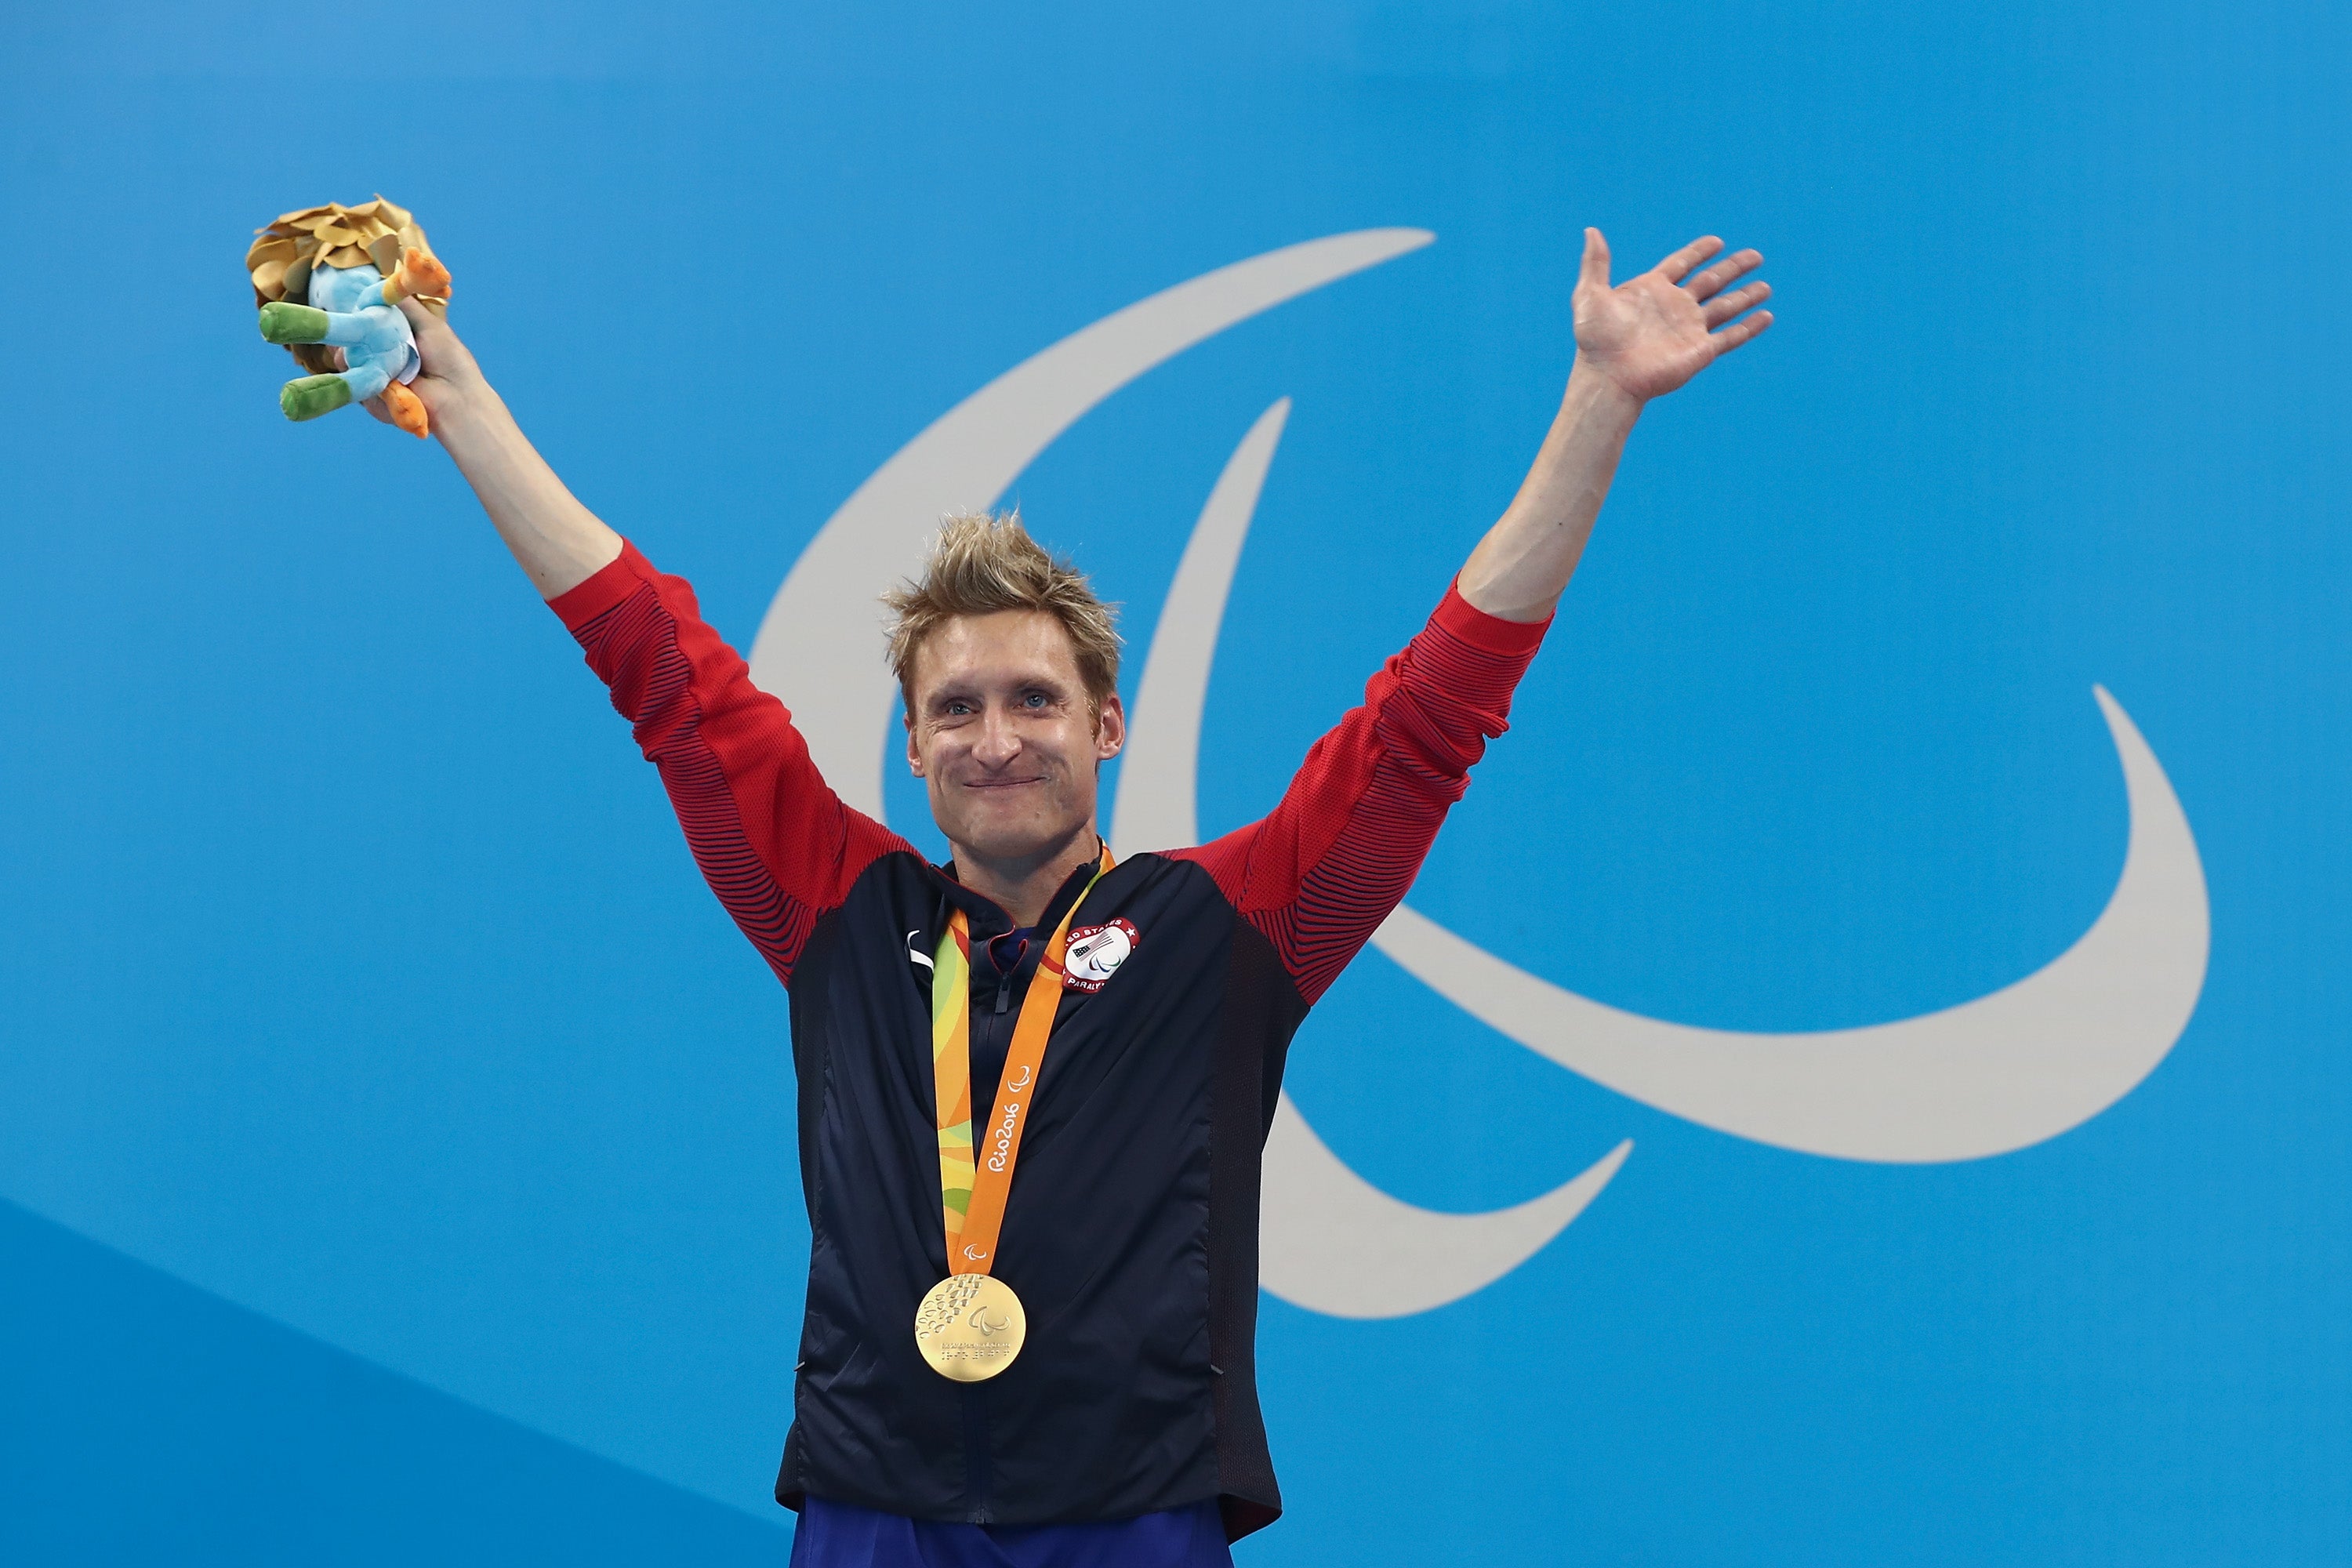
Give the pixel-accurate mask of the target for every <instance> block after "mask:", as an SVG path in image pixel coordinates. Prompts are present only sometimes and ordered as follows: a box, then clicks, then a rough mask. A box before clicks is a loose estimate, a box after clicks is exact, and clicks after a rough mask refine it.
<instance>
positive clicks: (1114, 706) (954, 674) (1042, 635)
mask: <svg viewBox="0 0 2352 1568" xmlns="http://www.w3.org/2000/svg"><path fill="white" fill-rule="evenodd" d="M912 674H913V678H914V679H913V680H912V682H911V684H912V686H913V688H914V691H913V696H912V700H911V701H910V703H909V706H908V715H907V762H908V765H909V766H910V767H912V768H913V769H914V772H915V776H916V777H918V778H919V779H921V780H923V781H924V783H925V784H927V785H929V790H930V796H931V816H932V818H933V819H934V820H935V821H937V822H938V823H939V825H940V832H942V833H944V834H946V835H947V837H948V842H949V843H950V844H952V845H953V846H954V847H955V850H956V855H957V858H958V859H959V860H963V859H965V858H972V857H976V858H979V859H981V860H983V861H987V862H990V863H992V864H996V865H1013V864H1016V863H1019V862H1023V861H1029V860H1037V859H1043V858H1053V857H1055V856H1059V855H1061V854H1064V853H1066V852H1067V851H1068V850H1069V849H1070V848H1071V847H1074V846H1075V847H1077V848H1079V849H1082V850H1090V849H1091V848H1092V847H1093V839H1092V837H1091V835H1092V833H1093V831H1094V825H1095V778H1096V770H1097V768H1098V767H1099V766H1100V765H1101V763H1104V762H1105V761H1107V760H1108V759H1109V758H1111V757H1114V756H1117V755H1118V749H1119V747H1120V745H1121V744H1122V743H1124V742H1125V741H1126V739H1127V716H1126V713H1125V711H1124V710H1122V709H1121V708H1120V706H1119V701H1118V695H1117V694H1116V693H1113V694H1111V695H1110V696H1108V697H1106V698H1105V699H1104V700H1103V703H1102V708H1101V711H1100V712H1099V714H1097V711H1096V710H1095V707H1094V705H1093V703H1092V702H1091V701H1089V700H1088V699H1087V688H1086V682H1085V680H1084V679H1081V678H1080V676H1079V674H1078V662H1077V656H1076V651H1075V649H1074V648H1073V647H1072V645H1071V642H1070V634H1069V633H1068V632H1067V631H1066V630H1064V629H1063V626H1062V623H1061V622H1059V621H1058V620H1056V619H1055V618H1054V617H1053V616H1051V615H1048V614H1047V613H1045V611H1043V610H1003V611H999V612H997V613H996V614H994V615H987V616H950V617H949V618H948V619H946V620H944V621H942V622H940V624H939V626H937V627H936V628H934V629H933V630H932V631H931V632H930V634H929V636H928V637H925V638H924V639H923V642H922V645H921V646H920V647H918V648H917V649H916V650H915V658H914V665H913V670H912Z"/></svg>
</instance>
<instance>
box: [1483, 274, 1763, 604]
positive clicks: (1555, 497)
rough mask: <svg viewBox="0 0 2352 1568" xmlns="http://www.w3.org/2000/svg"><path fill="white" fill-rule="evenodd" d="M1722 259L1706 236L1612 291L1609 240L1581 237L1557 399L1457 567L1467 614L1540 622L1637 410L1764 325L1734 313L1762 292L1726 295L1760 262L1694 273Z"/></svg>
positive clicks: (1751, 289)
mask: <svg viewBox="0 0 2352 1568" xmlns="http://www.w3.org/2000/svg"><path fill="white" fill-rule="evenodd" d="M1722 249H1723V241H1721V240H1719V239H1717V238H1716V237H1713V236H1712V235H1710V236H1708V237H1706V238H1704V239H1695V240H1693V241H1691V242H1690V243H1689V244H1688V245H1685V246H1684V247H1682V248H1681V249H1680V250H1677V251H1675V253H1674V254H1673V255H1672V256H1669V257H1667V258H1665V259H1664V261H1661V262H1659V263H1658V264H1657V265H1656V266H1655V267H1654V268H1650V270H1649V271H1647V272H1644V273H1643V274H1642V275H1641V276H1640V277H1638V278H1633V279H1627V280H1626V281H1625V282H1624V283H1622V284H1621V285H1619V286H1618V287H1616V288H1614V289H1612V288H1611V287H1610V286H1609V242H1608V241H1607V240H1605V239H1603V238H1601V231H1600V230H1599V229H1597V228H1588V229H1586V230H1585V231H1584V268H1583V271H1582V272H1581V274H1580V276H1579V277H1578V279H1577V282H1576V298H1575V307H1576V364H1575V366H1574V368H1573V369H1571V370H1570V372H1569V376H1568V392H1567V394H1566V395H1564V396H1563V397H1562V398H1561V399H1560V404H1559V415H1558V416H1557V417H1555V418H1554V419H1553V420H1552V422H1551V430H1550V432H1549V434H1548V435H1546V436H1545V437H1544V444H1543V447H1542V449H1541V450H1540V451H1538V453H1537V454H1536V460H1535V465H1534V466H1533V467H1532V468H1529V469H1528V477H1527V479H1525V480H1524V481H1522V482H1521V483H1520V485H1519V493H1518V494H1517V496H1515V497H1513V498H1512V500H1511V504H1510V506H1509V507H1507V509H1505V510H1504V512H1503V515H1502V518H1501V520H1500V521H1497V522H1496V524H1495V526H1494V527H1493V528H1491V529H1489V530H1487V531H1486V538H1485V539H1483V540H1481V541H1479V542H1478V548H1477V549H1476V550H1475V551H1473V552H1471V554H1470V560H1469V562H1468V563H1467V564H1465V566H1464V567H1463V568H1462V575H1461V577H1460V579H1459V580H1458V583H1457V586H1458V587H1459V588H1460V589H1461V593H1462V596H1463V597H1464V598H1465V599H1467V600H1468V601H1469V602H1470V603H1471V604H1472V605H1475V606H1476V607H1477V608H1479V609H1481V610H1484V611H1486V613H1487V614H1488V615H1490V616H1498V617H1500V618H1501V619H1503V620H1507V621H1540V620H1542V619H1544V618H1545V617H1546V616H1549V615H1550V614H1551V612H1552V606H1554V605H1557V604H1559V596H1560V595H1561V594H1562V593H1564V592H1566V591H1567V588H1568V580H1569V577H1570V575H1571V574H1574V572H1575V571H1576V563H1577V562H1578V560H1579V559H1580V558H1581V557H1582V555H1583V554H1584V543H1585V541H1586V540H1588V539H1590V538H1591V537H1592V522H1593V519H1595V518H1597V517H1599V516H1600V515H1601V500H1602V499H1603V498H1604V497H1606V496H1607V495H1608V493H1609V481H1610V480H1611V479H1612V478H1614V477H1615V476H1616V473H1617V459H1618V458H1619V457H1620V456H1621V455H1622V453H1623V452H1624V450H1625V437H1627V436H1628V435H1629V434H1631V433H1632V431H1633V421H1634V420H1636V419H1638V418H1640V417H1641V416H1642V406H1643V405H1644V404H1646V403H1647V402H1649V400H1650V399H1651V398H1653V397H1659V396H1663V395H1665V394H1666V393H1669V392H1672V391H1674V390H1675V388H1676V387H1678V386H1680V385H1682V384H1683V383H1685V382H1686V381H1688V380H1689V379H1690V378H1691V377H1692V376H1695V375H1696V374H1698V373H1699V372H1700V371H1702V370H1705V369H1706V367H1707V366H1708V365H1709V364H1711V363H1714V362H1715V361H1716V360H1717V359H1718V358H1720V357H1721V356H1723V355H1725V354H1727V353H1730V352H1731V351H1732V350H1734V349H1736V348H1738V346H1739V345H1740V344H1742V343H1745V342H1749V341H1751V340H1752V339H1754V338H1755V337H1757V336H1758V335H1759V333H1761V332H1762V331H1764V329H1765V328H1767V327H1769V326H1770V325H1771V324H1772V313H1771V312H1770V311H1769V310H1758V311H1756V313H1755V314H1753V315H1750V316H1745V317H1742V316H1741V315H1740V312H1741V311H1743V310H1748V308H1749V307H1751V306H1754V305H1757V304H1760V303H1761V302H1762V301H1763V300H1766V299H1768V298H1769V297H1770V295H1771V292H1772V289H1771V286H1770V285H1769V284H1766V283H1753V282H1751V283H1747V284H1744V285H1741V286H1739V287H1737V288H1735V287H1733V285H1735V284H1738V283H1739V280H1740V279H1743V278H1745V277H1747V276H1748V273H1750V272H1752V271H1754V270H1755V269H1756V268H1757V267H1758V266H1759V265H1760V264H1761V263H1762V261H1763V259H1764V258H1763V257H1762V256H1760V255H1759V254H1758V253H1757V252H1755V251H1753V250H1742V251H1738V252H1736V253H1735V254H1733V255H1730V256H1727V257H1725V258H1723V259H1722V260H1720V261H1717V262H1716V263H1715V264H1714V265H1713V266H1711V267H1708V268H1706V270H1704V271H1695V270H1694V269H1695V268H1698V267H1699V266H1700V264H1701V263H1703V262H1705V261H1706V260H1707V259H1708V258H1710V257H1713V256H1715V255H1717V253H1718V252H1720V251H1721V250H1722ZM1735 318H1738V319H1737V320H1735ZM1726 322H1729V323H1730V324H1729V325H1728V326H1727V325H1725V323H1726Z"/></svg>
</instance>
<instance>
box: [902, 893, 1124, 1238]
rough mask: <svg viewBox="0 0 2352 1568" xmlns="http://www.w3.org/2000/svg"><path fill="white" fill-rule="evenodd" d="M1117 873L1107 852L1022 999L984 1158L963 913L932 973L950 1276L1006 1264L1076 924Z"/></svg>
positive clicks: (985, 1135)
mask: <svg viewBox="0 0 2352 1568" xmlns="http://www.w3.org/2000/svg"><path fill="white" fill-rule="evenodd" d="M1110 868H1111V858H1110V850H1109V848H1108V847H1105V848H1104V849H1103V851H1102V854H1101V856H1100V858H1098V859H1097V861H1096V862H1095V874H1094V875H1093V876H1092V877H1091V878H1089V879H1087V885H1086V887H1085V888H1084V889H1081V890H1080V891H1079V893H1078V896H1077V897H1076V898H1075V899H1073V900H1070V907H1069V908H1068V909H1067V910H1065V911H1063V914H1062V923H1061V924H1059V925H1057V926H1055V928H1054V935H1053V938H1052V940H1050V941H1049V942H1046V944H1045V952H1043V953H1041V954H1040V955H1039V956H1038V959H1037V970H1036V973H1034V974H1033V975H1031V976H1030V978H1029V989H1028V991H1027V992H1026V993H1024V994H1023V996H1022V998H1021V1016H1019V1017H1018V1018H1016V1019H1015V1020H1014V1021H1013V1044H1012V1047H1011V1048H1010V1049H1008V1050H1007V1051H1006V1052H1005V1056H1004V1077H1003V1081H1002V1082H1001V1083H999V1084H998V1085H997V1089H996V1111H995V1114H994V1115H992V1116H991V1117H990V1118H989V1119H988V1125H987V1127H986V1128H985V1129H983V1130H982V1137H981V1141H980V1146H979V1148H978V1149H977V1150H976V1151H975V1149H974V1147H973V1141H972V1125H971V921H970V920H969V919H967V918H966V917H965V915H964V912H963V911H962V910H956V911H955V913H954V914H953V916H951V917H950V920H949V921H948V929H947V933H946V934H945V935H943V936H941V937H940V949H939V952H938V955H937V957H936V959H935V961H934V963H933V964H932V968H931V1084H932V1094H933V1097H934V1100H936V1102H937V1105H938V1112H939V1128H940V1214H941V1216H942V1217H943V1219H944V1220H945V1222H946V1225H947V1235H948V1272H949V1273H950V1274H985V1273H987V1272H988V1271H989V1268H990V1267H991V1266H992V1264H994V1262H995V1261H996V1237H997V1232H998V1231H999V1230H1001V1229H1003V1225H1004V1201H1005V1198H1006V1197H1007V1196H1008V1195H1009V1194H1011V1192H1012V1190H1013V1162H1014V1161H1015V1160H1017V1159H1018V1158H1019V1157H1020V1154H1021V1134H1022V1133H1023V1131H1025V1130H1026V1129H1027V1127H1028V1125H1029V1107H1030V1105H1031V1103H1032V1102H1033V1101H1034V1100H1035V1099H1036V1095H1037V1079H1038V1077H1039V1076H1040V1075H1041V1074H1042V1073H1043V1072H1044V1070H1045V1038H1046V1037H1047V1036H1049V1035H1051V1034H1052V1033H1053V1032H1054V1014H1055V1010H1056V1009H1057V1008H1059V1007H1060V1005H1061V1004H1062V973H1063V971H1062V953H1063V950H1064V949H1065V948H1066V947H1067V946H1068V945H1069V941H1070V920H1071V917H1073V916H1075V915H1076V913H1077V912H1078V906H1079V905H1080V904H1083V903H1085V902H1086V901H1087V894H1088V893H1091V892H1093V891H1094V887H1095V883H1097V882H1098V881H1100V880H1102V875H1103V873H1104V872H1106V871H1108V870H1109V869H1110Z"/></svg>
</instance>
